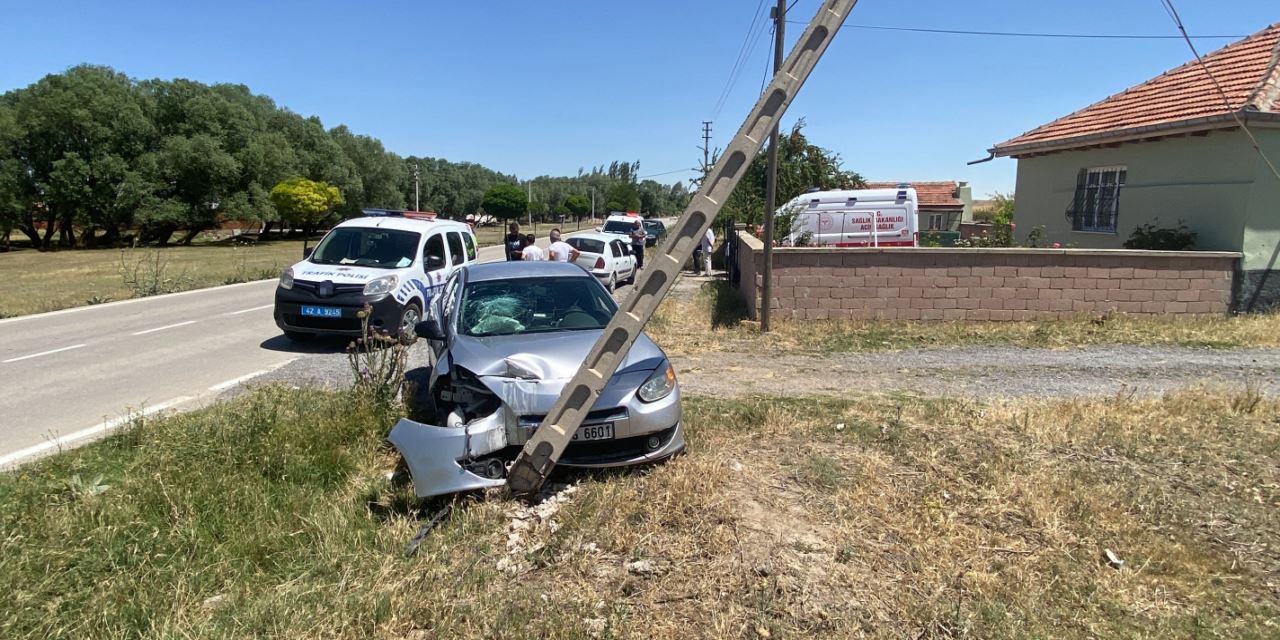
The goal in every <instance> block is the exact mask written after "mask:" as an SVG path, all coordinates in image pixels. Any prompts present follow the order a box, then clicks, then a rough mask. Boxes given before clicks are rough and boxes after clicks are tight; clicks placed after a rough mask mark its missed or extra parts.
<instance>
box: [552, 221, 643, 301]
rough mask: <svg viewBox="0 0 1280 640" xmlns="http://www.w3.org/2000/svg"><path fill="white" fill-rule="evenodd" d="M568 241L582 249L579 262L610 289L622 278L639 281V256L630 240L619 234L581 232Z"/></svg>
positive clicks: (579, 249)
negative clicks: (637, 261) (637, 274)
mask: <svg viewBox="0 0 1280 640" xmlns="http://www.w3.org/2000/svg"><path fill="white" fill-rule="evenodd" d="M565 242H568V243H569V246H571V247H573V248H574V249H577V250H578V251H579V253H580V255H579V256H578V259H577V260H576V261H575V262H576V263H577V265H578V266H580V267H582V268H583V269H586V270H587V272H588V273H590V274H591V275H593V276H595V277H597V278H599V279H600V282H601V283H602V284H604V286H605V288H606V289H608V290H609V292H610V293H612V292H613V290H614V289H617V288H618V283H620V282H622V283H627V284H630V283H633V282H635V281H636V257H635V255H634V254H632V253H631V247H630V246H629V245H628V244H627V242H626V240H623V239H622V238H621V237H619V236H618V235H617V234H614V233H579V234H577V235H575V236H573V237H571V238H567V239H565Z"/></svg>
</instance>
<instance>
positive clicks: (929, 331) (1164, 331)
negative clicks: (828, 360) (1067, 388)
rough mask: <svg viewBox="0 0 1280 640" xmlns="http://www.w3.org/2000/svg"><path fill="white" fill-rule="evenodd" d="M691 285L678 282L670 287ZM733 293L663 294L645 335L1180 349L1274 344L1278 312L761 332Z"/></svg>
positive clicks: (827, 345) (679, 351) (813, 325)
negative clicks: (1126, 345) (1185, 347)
mask: <svg viewBox="0 0 1280 640" xmlns="http://www.w3.org/2000/svg"><path fill="white" fill-rule="evenodd" d="M682 284H683V285H684V286H685V287H691V286H694V285H691V284H686V283H678V284H677V286H678V287H679V286H681V285H682ZM743 318H744V307H743V305H742V302H741V300H740V299H739V298H738V294H737V292H736V291H734V290H733V289H731V288H730V287H729V286H728V285H727V284H726V283H724V282H713V283H704V284H702V285H701V287H700V288H696V289H692V290H690V289H688V288H686V290H685V291H683V292H681V291H677V292H676V293H674V294H673V295H670V296H668V297H667V299H666V300H665V301H664V302H663V304H662V306H661V307H660V308H659V310H658V313H657V314H655V315H654V317H653V319H652V320H650V322H649V325H648V326H647V327H646V331H648V333H649V334H650V336H652V337H653V339H654V340H656V341H657V342H658V343H659V344H661V345H662V346H663V348H664V349H666V350H667V351H669V352H671V353H673V354H676V355H688V354H697V353H702V352H706V351H739V352H751V351H763V352H787V353H820V354H830V353H841V352H852V351H883V350H898V349H919V348H922V347H956V346H974V345H1005V346H1022V347H1041V348H1049V349H1065V348H1070V347H1077V346H1081V345H1106V344H1128V345H1175V346H1188V347H1209V348H1232V347H1276V346H1280V314H1277V313H1268V314H1254V315H1246V316H1234V317H1205V318H1177V317H1156V318H1147V317H1134V316H1125V315H1108V316H1099V317H1081V318H1079V319H1075V320H1055V321H1032V322H911V321H863V322H853V321H840V320H812V321H805V322H799V321H785V320H784V321H775V322H774V327H773V331H771V332H770V333H768V334H761V333H760V331H759V329H758V326H757V325H756V323H753V322H744V321H743Z"/></svg>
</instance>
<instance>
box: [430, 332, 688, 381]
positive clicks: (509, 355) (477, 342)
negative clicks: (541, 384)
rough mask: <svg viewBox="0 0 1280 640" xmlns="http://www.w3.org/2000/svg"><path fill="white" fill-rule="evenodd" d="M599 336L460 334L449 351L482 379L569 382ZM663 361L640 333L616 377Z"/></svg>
mask: <svg viewBox="0 0 1280 640" xmlns="http://www.w3.org/2000/svg"><path fill="white" fill-rule="evenodd" d="M600 333H601V330H599V329H594V330H583V331H563V332H557V333H547V334H530V335H510V336H485V337H479V338H476V337H471V336H463V335H460V336H458V338H457V340H455V341H454V343H453V348H452V349H451V350H450V351H451V355H452V357H453V364H455V365H457V366H460V367H463V368H465V369H467V370H468V371H471V372H472V373H475V374H476V375H478V376H480V377H482V378H483V377H487V376H495V377H503V378H521V379H526V380H543V381H552V380H560V381H568V380H569V379H570V378H572V377H573V374H575V373H577V372H578V367H579V366H581V365H582V361H583V360H585V359H586V357H587V354H588V353H589V352H590V351H591V347H593V346H594V345H595V343H596V340H597V339H599V337H600ZM665 359H666V354H664V353H663V352H662V349H659V348H658V345H656V344H654V343H653V341H652V340H650V339H649V336H647V335H645V334H643V333H641V334H640V337H638V338H636V341H635V343H634V344H632V345H631V350H630V351H629V352H627V357H626V358H624V359H623V361H622V364H621V365H620V366H619V367H618V371H617V373H616V374H615V375H621V374H624V373H631V372H634V371H652V370H654V369H656V368H658V365H659V364H661V363H662V361H663V360H665Z"/></svg>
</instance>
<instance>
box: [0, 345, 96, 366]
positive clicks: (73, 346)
mask: <svg viewBox="0 0 1280 640" xmlns="http://www.w3.org/2000/svg"><path fill="white" fill-rule="evenodd" d="M83 346H84V345H83V344H73V345H71V346H69V347H62V348H61V349H50V350H48V351H41V352H40V353H33V354H31V355H26V356H18V357H17V358H9V359H8V360H0V364H9V363H10V362H17V361H19V360H26V359H28V358H39V357H40V356H47V355H49V354H53V353H62V352H63V351H70V350H72V349H79V348H80V347H83Z"/></svg>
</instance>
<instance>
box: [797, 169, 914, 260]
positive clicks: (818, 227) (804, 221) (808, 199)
mask: <svg viewBox="0 0 1280 640" xmlns="http://www.w3.org/2000/svg"><path fill="white" fill-rule="evenodd" d="M793 210H795V211H798V213H797V215H796V220H795V223H794V224H793V225H792V227H791V233H790V234H789V235H787V236H786V237H785V238H783V239H782V243H783V244H787V245H792V246H796V245H804V244H808V245H812V246H827V247H914V246H916V234H917V231H918V229H917V224H918V223H917V221H916V210H917V201H916V190H915V189H912V188H911V186H910V185H907V184H901V185H898V187H897V188H896V189H852V190H835V191H812V192H810V193H805V194H802V195H800V196H797V197H796V198H795V199H793V200H791V201H790V202H788V203H787V204H784V205H782V207H781V208H780V209H778V211H777V214H778V215H783V214H784V213H785V212H788V211H793Z"/></svg>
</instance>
